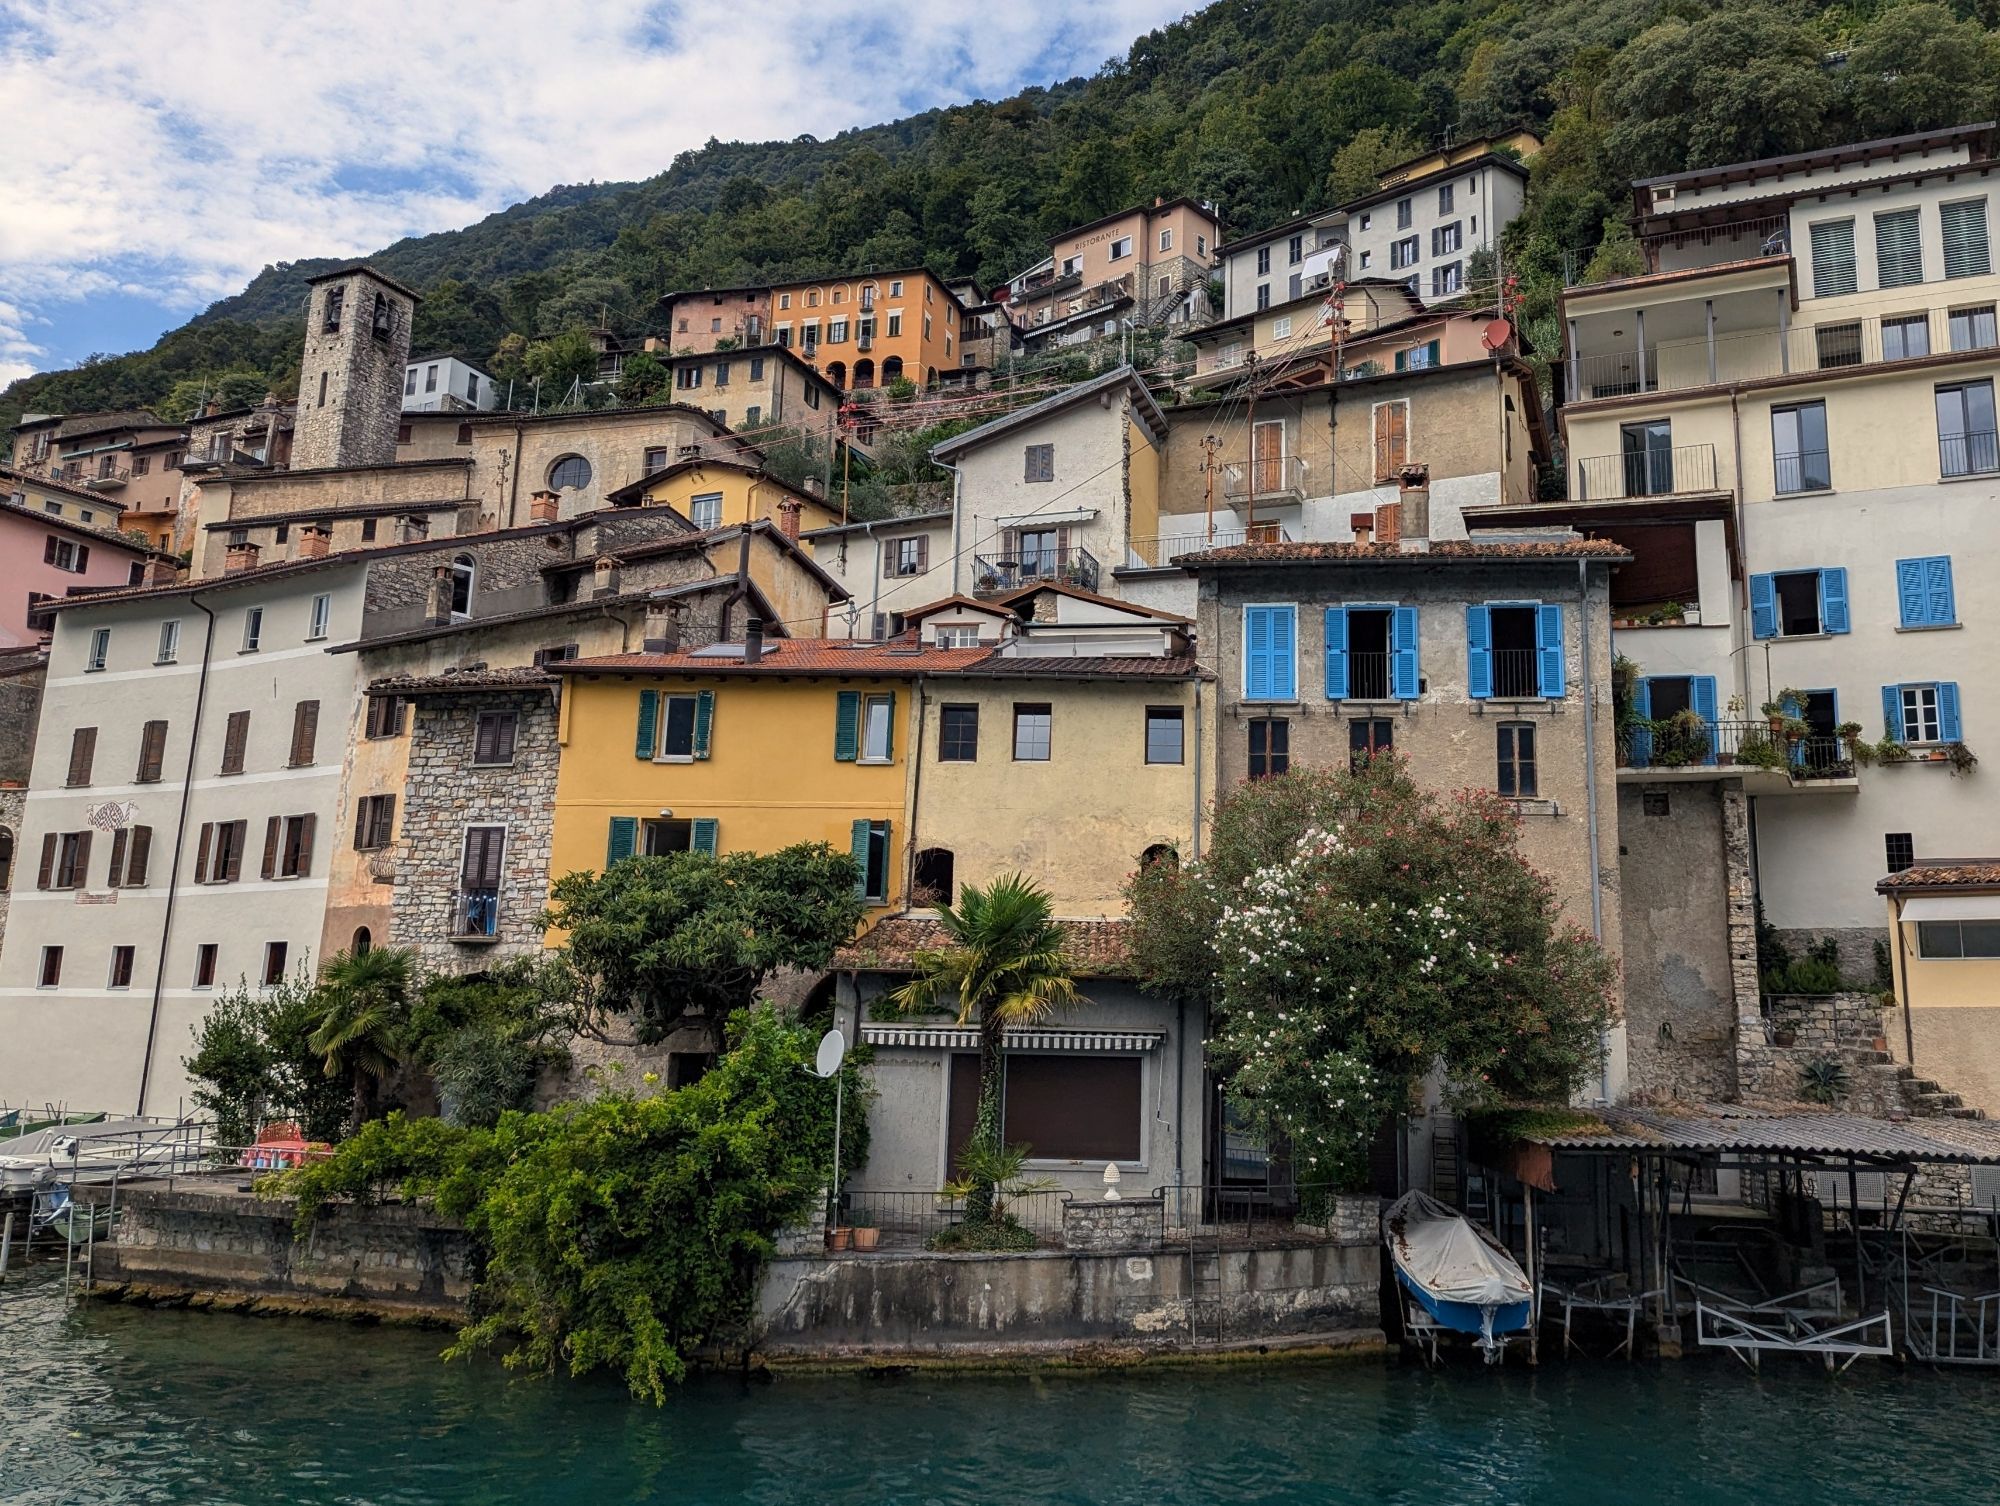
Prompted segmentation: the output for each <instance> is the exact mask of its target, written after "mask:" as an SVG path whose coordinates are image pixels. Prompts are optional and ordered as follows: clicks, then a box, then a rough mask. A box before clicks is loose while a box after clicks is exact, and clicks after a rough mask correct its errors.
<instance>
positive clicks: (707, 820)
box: [688, 692, 716, 857]
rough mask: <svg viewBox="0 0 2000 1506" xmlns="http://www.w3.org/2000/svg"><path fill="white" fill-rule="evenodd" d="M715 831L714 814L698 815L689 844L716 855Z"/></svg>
mask: <svg viewBox="0 0 2000 1506" xmlns="http://www.w3.org/2000/svg"><path fill="white" fill-rule="evenodd" d="M704 693H705V692H704ZM715 832H716V824H715V818H714V817H713V816H698V817H696V818H695V823H694V833H693V835H692V837H690V839H689V843H688V845H689V846H690V847H691V848H692V849H693V850H694V851H695V852H705V853H707V854H708V855H709V856H710V857H714V856H715Z"/></svg>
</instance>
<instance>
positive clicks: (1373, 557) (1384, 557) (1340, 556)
mask: <svg viewBox="0 0 2000 1506" xmlns="http://www.w3.org/2000/svg"><path fill="white" fill-rule="evenodd" d="M1631 557H1632V555H1631V551H1629V550H1627V549H1625V548H1624V547H1623V546H1621V545H1618V544H1614V543H1612V542H1611V541H1610V540H1608V539H1522V540H1517V541H1515V542H1512V543H1497V542H1495V543H1487V542H1480V541H1474V540H1471V539H1437V540H1434V541H1433V542H1432V544H1431V546H1430V548H1429V549H1427V550H1422V551H1417V550H1411V549H1406V548H1403V547H1402V546H1401V545H1397V544H1331V543H1322V544H1295V543H1289V542H1285V543H1273V544H1231V545H1228V546H1226V547H1225V548H1221V549H1205V550H1199V551H1197V552H1195V553H1193V554H1179V555H1175V556H1174V561H1173V562H1174V563H1175V564H1176V565H1180V566H1182V567H1184V568H1196V569H1198V568H1201V567H1203V566H1210V565H1285V564H1315V563H1322V562H1324V563H1338V564H1380V565H1388V564H1405V565H1420V564H1423V563H1424V562H1425V561H1427V560H1435V561H1439V562H1446V563H1453V564H1464V563H1474V564H1476V563H1479V562H1480V561H1484V560H1579V559H1581V560H1610V561H1614V562H1615V561H1620V560H1629V559H1630V558H1631Z"/></svg>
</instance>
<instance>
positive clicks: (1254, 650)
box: [1243, 607, 1273, 701]
mask: <svg viewBox="0 0 2000 1506" xmlns="http://www.w3.org/2000/svg"><path fill="white" fill-rule="evenodd" d="M1272 611H1273V609H1272V608H1270V607H1245V608H1244V609H1243V694H1244V695H1246V696H1247V697H1249V698H1250V699H1251V700H1253V701H1268V700H1270V699H1271V616H1272Z"/></svg>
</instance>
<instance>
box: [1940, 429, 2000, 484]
mask: <svg viewBox="0 0 2000 1506" xmlns="http://www.w3.org/2000/svg"><path fill="white" fill-rule="evenodd" d="M1938 470H1939V472H1940V473H1941V474H1943V475H1946V476H1985V475H1990V474H1992V473H1993V472H1995V471H2000V432H1996V431H1995V430H1992V429H1975V430H1972V431H1970V432H1968V433H1961V434H1940V435H1939V436H1938Z"/></svg>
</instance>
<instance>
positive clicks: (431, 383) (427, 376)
mask: <svg viewBox="0 0 2000 1506" xmlns="http://www.w3.org/2000/svg"><path fill="white" fill-rule="evenodd" d="M437 390H438V369H437V367H435V366H427V367H425V368H424V391H426V392H435V391H437Z"/></svg>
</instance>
